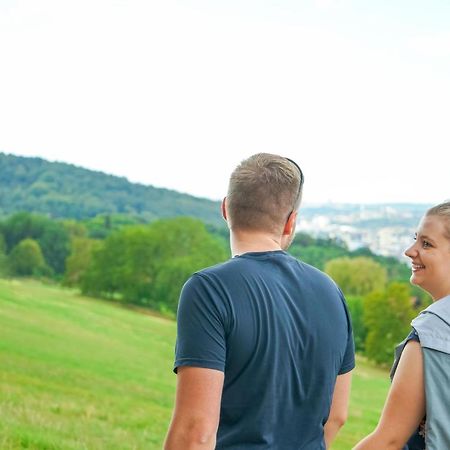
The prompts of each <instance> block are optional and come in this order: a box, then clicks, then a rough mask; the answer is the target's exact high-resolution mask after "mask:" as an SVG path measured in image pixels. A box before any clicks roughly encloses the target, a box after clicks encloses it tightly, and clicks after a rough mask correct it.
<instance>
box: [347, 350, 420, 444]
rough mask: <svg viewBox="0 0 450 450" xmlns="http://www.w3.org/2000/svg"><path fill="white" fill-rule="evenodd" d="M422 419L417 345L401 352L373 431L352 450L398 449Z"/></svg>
mask: <svg viewBox="0 0 450 450" xmlns="http://www.w3.org/2000/svg"><path fill="white" fill-rule="evenodd" d="M424 416H425V387H424V376H423V355H422V348H421V347H420V344H419V342H416V341H409V342H408V343H407V344H406V347H405V349H404V350H403V353H402V356H401V357H400V362H399V364H398V367H397V370H396V372H395V375H394V379H393V381H392V386H391V389H390V391H389V394H388V398H387V400H386V404H385V406H384V409H383V413H382V415H381V419H380V422H379V423H378V426H377V428H376V429H375V431H374V432H373V433H372V434H370V435H369V436H367V437H366V438H365V439H363V440H362V441H361V442H360V443H359V444H358V445H357V446H356V447H354V450H379V449H385V450H399V449H401V448H403V446H404V445H405V444H406V442H407V441H408V439H409V438H410V437H411V435H412V434H413V433H414V431H415V430H416V429H417V427H418V426H419V424H420V422H421V421H422V419H423V418H424Z"/></svg>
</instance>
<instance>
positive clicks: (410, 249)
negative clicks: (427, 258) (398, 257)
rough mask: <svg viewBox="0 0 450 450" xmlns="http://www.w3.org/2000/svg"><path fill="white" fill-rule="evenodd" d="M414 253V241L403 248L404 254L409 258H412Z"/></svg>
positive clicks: (415, 252) (415, 253) (415, 250)
mask: <svg viewBox="0 0 450 450" xmlns="http://www.w3.org/2000/svg"><path fill="white" fill-rule="evenodd" d="M415 255H417V249H416V244H415V243H414V244H413V245H411V246H409V247H408V248H407V249H406V250H405V256H408V257H409V258H413V257H414V256H415Z"/></svg>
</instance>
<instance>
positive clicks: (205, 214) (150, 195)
mask: <svg viewBox="0 0 450 450" xmlns="http://www.w3.org/2000/svg"><path fill="white" fill-rule="evenodd" d="M18 211H29V212H35V213H41V214H45V215H49V216H50V217H54V218H72V219H78V220H79V219H86V218H90V217H94V216H97V215H99V214H127V215H130V216H136V217H137V218H140V219H141V220H143V221H152V220H154V219H158V218H163V217H176V216H193V217H196V218H199V219H201V220H203V221H204V222H206V223H210V224H220V223H222V221H221V218H220V213H219V202H213V201H211V200H207V199H201V198H197V197H193V196H191V195H187V194H181V193H179V192H176V191H172V190H169V189H160V188H155V187H153V186H145V185H142V184H136V183H130V182H129V181H128V180H127V179H126V178H122V177H117V176H113V175H108V174H105V173H102V172H96V171H92V170H87V169H84V168H81V167H77V166H74V165H71V164H66V163H60V162H49V161H46V160H44V159H41V158H28V157H21V156H14V155H9V154H5V153H0V217H1V216H7V215H10V214H12V213H15V212H18Z"/></svg>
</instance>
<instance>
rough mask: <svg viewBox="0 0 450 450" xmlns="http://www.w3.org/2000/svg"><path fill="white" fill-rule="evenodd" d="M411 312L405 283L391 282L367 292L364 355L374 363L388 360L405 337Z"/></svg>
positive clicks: (411, 317)
mask: <svg viewBox="0 0 450 450" xmlns="http://www.w3.org/2000/svg"><path fill="white" fill-rule="evenodd" d="M415 315H416V311H415V310H414V309H413V306H412V299H411V294H410V288H409V286H408V285H407V284H405V283H398V282H394V283H391V284H389V285H388V286H387V288H386V289H384V290H379V291H375V292H372V293H370V294H368V295H367V296H366V297H365V298H364V324H365V326H366V328H367V330H368V332H367V338H366V349H365V350H366V355H367V356H368V357H369V358H370V359H372V360H373V361H375V362H376V363H378V364H390V363H392V360H393V354H394V348H395V346H396V345H397V344H398V343H399V342H401V341H402V340H403V339H404V338H405V337H406V336H407V334H408V332H409V330H410V329H411V326H410V323H411V320H412V319H413V317H414V316H415Z"/></svg>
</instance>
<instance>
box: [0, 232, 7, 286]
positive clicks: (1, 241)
mask: <svg viewBox="0 0 450 450" xmlns="http://www.w3.org/2000/svg"><path fill="white" fill-rule="evenodd" d="M7 274H8V257H7V256H6V243H5V238H4V237H3V234H2V233H0V277H4V276H6V275H7Z"/></svg>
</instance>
